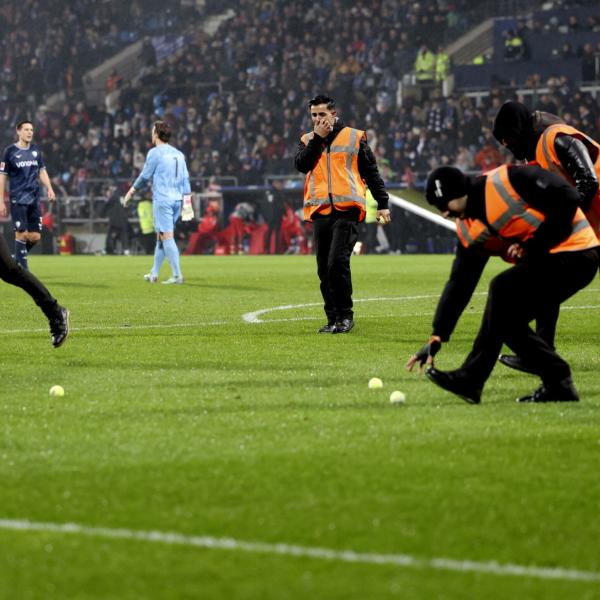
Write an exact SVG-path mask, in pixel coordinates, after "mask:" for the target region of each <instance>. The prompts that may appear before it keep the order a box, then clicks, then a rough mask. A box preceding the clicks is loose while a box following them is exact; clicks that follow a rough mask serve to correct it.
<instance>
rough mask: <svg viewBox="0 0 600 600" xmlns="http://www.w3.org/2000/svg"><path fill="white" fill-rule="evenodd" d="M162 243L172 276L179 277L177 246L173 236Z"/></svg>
mask: <svg viewBox="0 0 600 600" xmlns="http://www.w3.org/2000/svg"><path fill="white" fill-rule="evenodd" d="M162 244H163V249H164V253H165V254H166V256H167V260H168V261H169V264H170V265H171V270H172V271H173V277H181V271H180V269H179V249H178V248H177V244H176V243H175V240H174V239H173V238H171V239H170V240H163V242H162ZM157 273H158V271H157Z"/></svg>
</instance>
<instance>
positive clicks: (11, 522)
mask: <svg viewBox="0 0 600 600" xmlns="http://www.w3.org/2000/svg"><path fill="white" fill-rule="evenodd" d="M0 529H3V530H11V531H25V532H27V531H39V532H48V533H58V534H71V535H73V534H76V535H84V536H87V537H96V538H110V539H121V540H135V541H142V542H154V543H159V544H171V545H178V546H191V547H195V548H204V549H209V550H232V551H239V552H249V553H254V554H271V555H280V556H293V557H306V558H313V559H318V560H331V561H339V562H346V563H362V564H373V565H391V566H395V567H407V568H413V569H423V570H426V569H431V570H437V571H454V572H471V573H486V574H489V575H500V576H505V575H508V576H513V577H534V578H537V579H554V580H568V581H589V582H600V573H598V572H595V571H579V570H577V569H566V568H562V567H539V566H533V565H531V566H526V565H516V564H511V563H506V564H502V563H498V562H496V561H488V562H479V561H474V560H454V559H451V558H418V557H416V556H411V555H410V554H376V553H365V552H355V551H354V550H333V549H331V548H314V547H310V546H297V545H294V544H285V543H281V544H269V543H265V542H251V541H244V540H236V539H234V538H216V537H210V536H199V535H184V534H181V533H175V532H167V531H140V530H135V529H111V528H108V527H88V526H86V525H80V524H78V523H63V524H61V523H37V522H33V521H27V520H19V519H0Z"/></svg>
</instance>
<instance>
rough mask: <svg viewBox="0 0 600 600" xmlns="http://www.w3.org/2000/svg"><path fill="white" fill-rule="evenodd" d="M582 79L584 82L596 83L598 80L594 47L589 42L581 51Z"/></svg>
mask: <svg viewBox="0 0 600 600" xmlns="http://www.w3.org/2000/svg"><path fill="white" fill-rule="evenodd" d="M581 79H582V80H583V81H596V79H598V73H597V72H596V55H595V53H594V46H593V45H592V44H591V43H589V42H588V43H586V44H584V45H583V48H582V49H581Z"/></svg>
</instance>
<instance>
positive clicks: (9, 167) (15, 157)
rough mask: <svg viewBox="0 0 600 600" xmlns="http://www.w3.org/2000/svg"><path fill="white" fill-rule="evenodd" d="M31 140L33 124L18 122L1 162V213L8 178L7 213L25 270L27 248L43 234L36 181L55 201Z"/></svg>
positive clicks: (17, 255) (36, 149) (16, 249)
mask: <svg viewBox="0 0 600 600" xmlns="http://www.w3.org/2000/svg"><path fill="white" fill-rule="evenodd" d="M32 139H33V123H32V122H31V121H21V122H20V123H19V124H18V125H17V142H16V143H15V144H11V145H10V146H8V148H6V150H4V155H3V157H2V161H1V162H0V215H2V216H3V217H5V216H6V206H5V204H4V189H5V185H6V179H7V178H8V180H9V183H10V216H11V218H12V222H13V227H14V230H15V260H16V261H17V262H18V263H19V264H20V265H21V266H22V267H23V268H24V269H28V266H27V254H28V253H29V250H31V248H32V247H33V246H35V244H37V243H38V242H39V241H40V238H41V234H42V212H41V209H40V185H39V181H41V182H42V185H43V186H44V187H45V188H46V192H47V194H48V200H49V201H50V202H54V201H55V200H56V196H55V194H54V190H53V189H52V184H51V183H50V177H49V176H48V171H47V170H46V165H45V164H44V159H43V157H42V152H41V150H40V148H39V147H38V146H36V145H35V144H32V143H31V140H32ZM38 180H39V181H38Z"/></svg>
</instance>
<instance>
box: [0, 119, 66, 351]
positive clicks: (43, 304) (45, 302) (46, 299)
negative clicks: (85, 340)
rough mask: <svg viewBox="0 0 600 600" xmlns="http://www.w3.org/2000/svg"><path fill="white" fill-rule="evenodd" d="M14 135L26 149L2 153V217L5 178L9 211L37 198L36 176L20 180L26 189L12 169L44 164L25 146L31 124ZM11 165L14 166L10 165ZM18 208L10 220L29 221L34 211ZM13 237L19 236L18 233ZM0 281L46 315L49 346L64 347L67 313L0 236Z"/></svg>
mask: <svg viewBox="0 0 600 600" xmlns="http://www.w3.org/2000/svg"><path fill="white" fill-rule="evenodd" d="M17 133H18V135H19V141H21V140H28V142H27V144H26V146H27V147H26V148H25V147H23V146H24V145H25V144H20V143H17V144H14V145H13V146H10V147H9V148H8V149H7V150H6V152H5V153H4V160H3V161H2V164H0V208H1V210H0V212H1V213H2V215H3V216H6V207H5V206H4V184H5V181H6V176H7V175H8V177H10V183H11V190H10V197H11V209H12V207H13V206H14V205H13V204H12V203H13V198H15V204H17V202H16V200H18V199H20V198H23V197H24V196H25V195H26V194H28V193H29V194H31V195H32V196H37V187H38V183H37V173H36V174H35V175H33V174H32V175H31V179H29V178H28V177H27V176H25V177H24V180H27V181H28V182H29V184H28V185H25V184H23V183H22V181H23V180H22V179H21V178H20V177H19V173H18V172H17V175H15V176H14V179H13V173H14V171H13V169H17V170H18V169H23V171H25V170H27V171H29V170H30V169H31V172H32V173H33V172H35V171H37V170H39V169H40V163H41V167H42V168H43V164H44V163H43V162H42V161H41V154H40V153H39V150H37V152H38V154H37V155H34V154H33V152H34V151H36V150H34V149H35V146H31V145H30V144H29V142H31V138H32V137H33V126H32V125H31V123H30V122H29V121H25V122H22V123H19V125H18V126H17ZM14 148H17V150H16V151H15V150H12V149H14ZM25 150H27V155H25V156H24V155H23V154H21V153H24V152H25ZM16 154H21V156H14V158H13V155H16ZM7 157H9V161H7V160H6V159H7ZM15 162H16V164H13V163H15ZM19 162H23V163H29V162H31V163H34V162H35V163H37V164H31V165H21V166H19V164H18V163H19ZM35 167H37V169H35ZM40 173H44V174H45V175H46V178H47V177H48V174H47V173H46V170H45V169H42V171H41V172H40ZM40 179H42V182H43V178H42V176H41V174H40ZM15 181H16V184H14V183H13V182H15ZM20 184H21V185H20ZM47 187H49V193H48V195H49V196H50V191H51V190H52V188H51V187H50V186H49V182H48V186H47ZM13 194H14V196H13ZM52 197H53V198H54V193H52ZM18 206H24V208H18V209H17V210H16V211H14V212H13V220H14V219H15V214H17V217H18V220H20V218H27V219H29V215H30V214H33V213H34V211H35V208H33V209H31V210H30V209H28V208H27V207H28V206H29V204H25V205H20V204H19V205H18ZM38 210H39V208H38ZM11 212H12V211H11ZM19 215H24V217H20V216H19ZM17 227H19V225H17V223H15V228H17ZM26 232H29V233H31V231H30V230H28V229H27V228H26ZM17 233H19V231H18V230H17ZM33 233H35V228H33ZM34 239H35V236H34ZM37 239H38V240H39V230H38V233H37ZM36 241H37V240H36ZM25 257H27V253H25ZM0 279H2V280H3V281H5V282H6V283H10V284H11V285H14V286H16V287H19V288H21V289H22V290H23V291H24V292H26V293H27V294H29V296H31V298H32V300H33V301H34V302H35V303H36V304H37V305H38V307H39V308H40V310H41V311H42V312H43V313H44V315H46V318H47V319H48V323H49V324H50V335H51V338H52V345H53V346H54V347H55V348H58V347H59V346H62V345H63V344H64V343H65V341H66V339H67V336H68V335H69V311H68V310H67V309H66V308H64V307H62V306H61V305H60V304H59V303H58V302H57V301H56V298H54V297H53V296H52V295H51V294H50V292H49V291H48V290H47V289H46V287H45V286H44V285H43V284H42V282H41V281H39V279H37V278H36V277H34V276H33V275H32V274H31V273H30V272H29V271H28V270H27V269H26V268H23V266H22V263H21V264H18V263H17V262H15V260H14V259H13V257H12V256H11V255H10V251H9V249H8V245H7V244H6V242H5V241H4V237H3V236H1V235H0Z"/></svg>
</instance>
